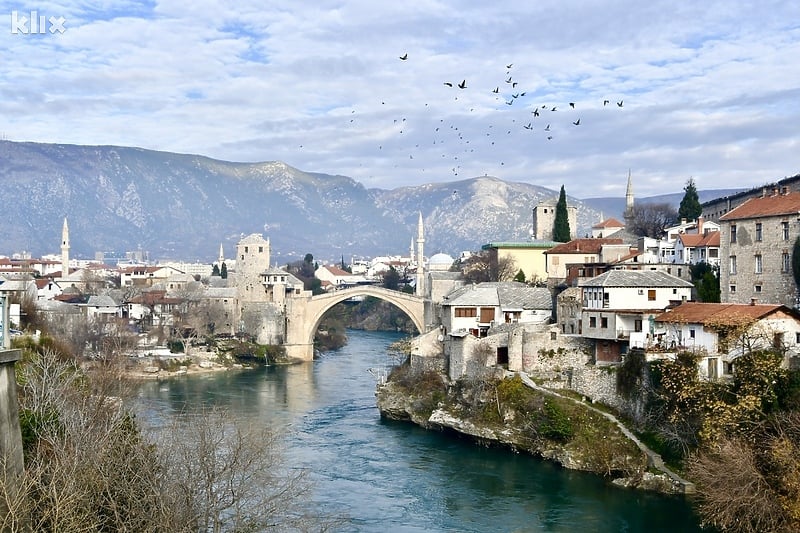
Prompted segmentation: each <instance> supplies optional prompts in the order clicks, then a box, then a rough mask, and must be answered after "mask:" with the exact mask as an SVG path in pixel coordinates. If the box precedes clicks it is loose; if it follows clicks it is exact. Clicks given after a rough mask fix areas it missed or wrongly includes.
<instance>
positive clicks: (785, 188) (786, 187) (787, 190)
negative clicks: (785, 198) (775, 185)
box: [781, 185, 789, 195]
mask: <svg viewBox="0 0 800 533" xmlns="http://www.w3.org/2000/svg"><path fill="white" fill-rule="evenodd" d="M781 194H783V195H786V194H789V187H788V186H787V185H784V186H783V187H781Z"/></svg>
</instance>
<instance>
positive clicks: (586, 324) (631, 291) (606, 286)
mask: <svg viewBox="0 0 800 533" xmlns="http://www.w3.org/2000/svg"><path fill="white" fill-rule="evenodd" d="M693 287H694V286H693V285H692V284H691V283H690V282H688V281H685V280H682V279H680V278H677V277H675V276H672V275H670V274H666V273H664V272H659V271H639V270H610V271H608V272H606V273H604V274H601V275H599V276H597V277H595V278H593V279H590V280H588V281H587V282H586V283H584V284H583V285H582V286H581V287H580V288H581V324H580V328H579V329H580V331H581V333H582V335H583V336H584V337H587V338H590V339H594V340H595V356H596V360H597V361H599V362H619V361H620V360H621V356H622V355H623V354H624V353H626V352H627V351H628V349H629V348H632V347H645V346H646V345H647V342H648V341H647V339H648V336H649V335H651V334H652V328H651V325H650V323H651V317H654V315H655V314H659V313H661V312H662V311H664V310H665V309H667V308H668V307H671V306H675V305H678V304H680V303H681V302H684V301H688V300H691V297H692V288H693ZM567 326H568V324H566V323H565V324H564V328H566V327H567Z"/></svg>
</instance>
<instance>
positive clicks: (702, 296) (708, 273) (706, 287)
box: [689, 261, 720, 303]
mask: <svg viewBox="0 0 800 533" xmlns="http://www.w3.org/2000/svg"><path fill="white" fill-rule="evenodd" d="M689 268H690V271H691V273H692V283H694V286H695V288H696V289H697V299H698V300H700V301H701V302H706V303H710V302H714V303H719V299H720V289H719V268H717V267H714V266H713V265H710V264H708V263H706V262H705V261H701V262H699V263H696V264H694V265H692V266H691V267H689Z"/></svg>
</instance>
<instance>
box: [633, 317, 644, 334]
mask: <svg viewBox="0 0 800 533" xmlns="http://www.w3.org/2000/svg"><path fill="white" fill-rule="evenodd" d="M633 331H635V332H637V333H639V332H641V331H642V319H641V318H637V319H636V320H634V321H633Z"/></svg>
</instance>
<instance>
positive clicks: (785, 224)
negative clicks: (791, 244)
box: [781, 222, 789, 241]
mask: <svg viewBox="0 0 800 533" xmlns="http://www.w3.org/2000/svg"><path fill="white" fill-rule="evenodd" d="M781 235H782V236H783V240H784V241H788V240H789V223H788V222H781Z"/></svg>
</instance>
